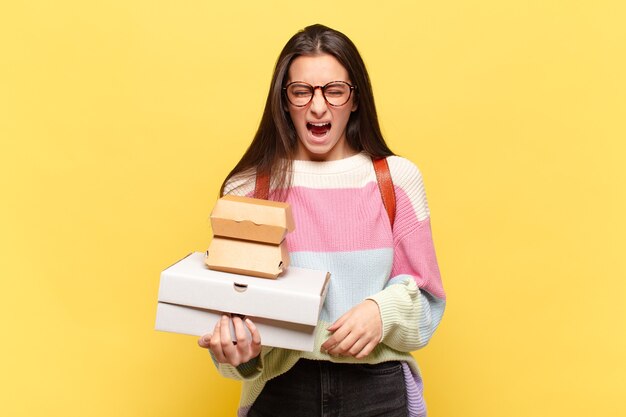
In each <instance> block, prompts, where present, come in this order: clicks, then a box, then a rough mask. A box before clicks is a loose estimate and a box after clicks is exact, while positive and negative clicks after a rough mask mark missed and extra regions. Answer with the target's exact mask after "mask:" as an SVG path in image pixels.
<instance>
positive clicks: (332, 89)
mask: <svg viewBox="0 0 626 417" xmlns="http://www.w3.org/2000/svg"><path fill="white" fill-rule="evenodd" d="M318 88H319V89H320V90H322V96H324V100H326V102H327V103H328V104H330V105H331V106H333V107H339V106H343V105H344V104H346V103H347V102H348V100H350V97H351V96H352V90H355V89H356V86H355V85H352V84H350V83H347V82H345V81H331V82H329V83H327V84H326V85H316V86H312V85H311V84H308V83H305V82H302V81H294V82H291V83H289V84H287V85H286V86H285V87H283V90H284V91H285V93H286V96H287V100H289V102H290V103H291V104H293V105H294V106H296V107H304V106H306V105H307V104H309V103H310V102H311V100H313V95H315V90H317V89H318Z"/></svg>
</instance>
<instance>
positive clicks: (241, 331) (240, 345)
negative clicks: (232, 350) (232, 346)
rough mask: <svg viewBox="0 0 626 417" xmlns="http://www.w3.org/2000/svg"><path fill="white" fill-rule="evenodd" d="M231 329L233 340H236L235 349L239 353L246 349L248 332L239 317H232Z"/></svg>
mask: <svg viewBox="0 0 626 417" xmlns="http://www.w3.org/2000/svg"><path fill="white" fill-rule="evenodd" d="M233 328H234V329H235V340H237V349H238V350H239V351H241V350H242V349H246V348H247V347H248V331H247V330H246V328H245V327H243V321H241V318H240V317H237V316H235V317H233Z"/></svg>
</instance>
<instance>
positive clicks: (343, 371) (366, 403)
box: [248, 359, 407, 417]
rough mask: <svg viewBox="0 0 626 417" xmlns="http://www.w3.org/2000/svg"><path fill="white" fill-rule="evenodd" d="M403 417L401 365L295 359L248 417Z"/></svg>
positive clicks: (405, 412) (265, 389)
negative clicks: (296, 360)
mask: <svg viewBox="0 0 626 417" xmlns="http://www.w3.org/2000/svg"><path fill="white" fill-rule="evenodd" d="M375 416H380V417H407V403H406V385H405V383H404V374H403V372H402V365H401V364H400V362H384V363H380V364H377V365H366V364H337V363H332V362H328V361H312V360H305V359H300V360H299V361H298V362H297V363H296V364H295V365H294V367H293V368H291V369H290V370H289V371H288V372H287V373H285V374H283V375H280V376H278V377H276V378H274V379H272V380H270V381H268V382H267V384H266V385H265V387H264V388H263V391H261V395H259V397H258V398H257V400H256V401H255V402H254V404H253V405H252V408H251V409H250V411H249V412H248V417H375Z"/></svg>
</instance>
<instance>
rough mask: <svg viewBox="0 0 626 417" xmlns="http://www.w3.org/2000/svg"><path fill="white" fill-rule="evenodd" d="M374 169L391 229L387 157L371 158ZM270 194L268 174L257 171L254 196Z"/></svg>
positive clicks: (393, 216)
mask: <svg viewBox="0 0 626 417" xmlns="http://www.w3.org/2000/svg"><path fill="white" fill-rule="evenodd" d="M372 163H373V164H374V171H375V172H376V181H377V182H378V188H379V190H380V196H381V197H382V199H383V205H384V206H385V210H386V211H387V215H388V216H389V223H391V228H392V229H393V224H394V222H395V220H396V192H395V190H394V189H393V180H392V179H391V173H390V172H389V164H388V163H387V158H381V159H372ZM269 196H270V176H269V175H267V174H262V173H258V174H257V176H256V184H255V186H254V198H261V199H263V200H268V199H269Z"/></svg>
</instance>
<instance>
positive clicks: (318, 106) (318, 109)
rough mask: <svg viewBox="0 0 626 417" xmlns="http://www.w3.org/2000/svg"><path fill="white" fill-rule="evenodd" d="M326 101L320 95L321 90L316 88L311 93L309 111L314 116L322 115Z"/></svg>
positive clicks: (325, 107) (322, 95)
mask: <svg viewBox="0 0 626 417" xmlns="http://www.w3.org/2000/svg"><path fill="white" fill-rule="evenodd" d="M327 108H328V107H327V104H326V99H325V98H324V94H322V89H321V88H318V89H315V91H313V97H312V98H311V111H312V112H313V113H315V114H321V113H324V112H325V111H326V109H327Z"/></svg>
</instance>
